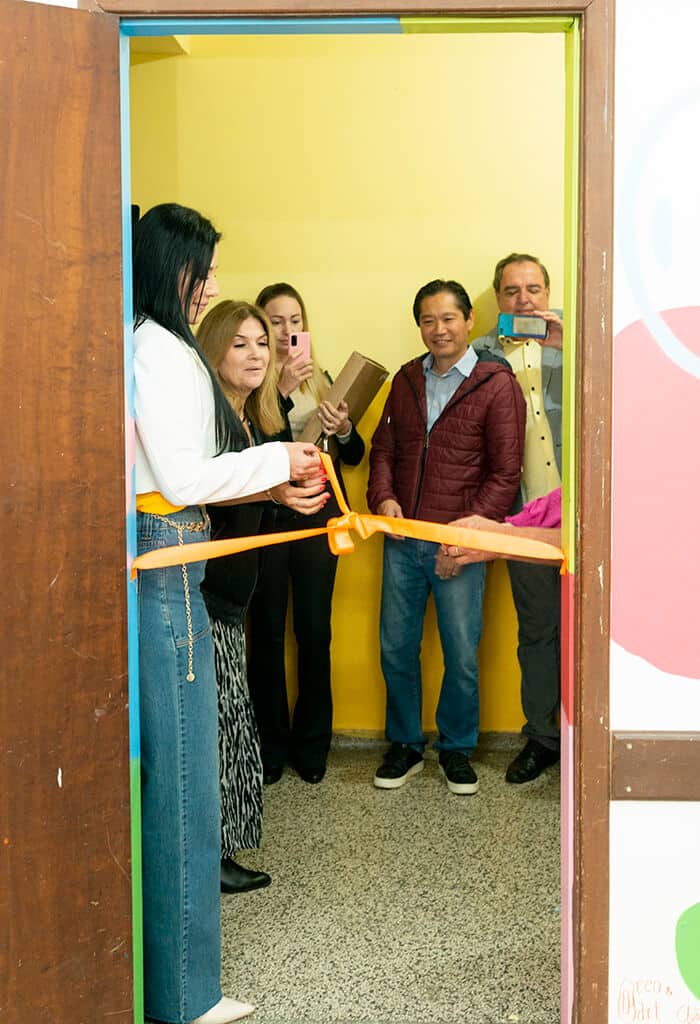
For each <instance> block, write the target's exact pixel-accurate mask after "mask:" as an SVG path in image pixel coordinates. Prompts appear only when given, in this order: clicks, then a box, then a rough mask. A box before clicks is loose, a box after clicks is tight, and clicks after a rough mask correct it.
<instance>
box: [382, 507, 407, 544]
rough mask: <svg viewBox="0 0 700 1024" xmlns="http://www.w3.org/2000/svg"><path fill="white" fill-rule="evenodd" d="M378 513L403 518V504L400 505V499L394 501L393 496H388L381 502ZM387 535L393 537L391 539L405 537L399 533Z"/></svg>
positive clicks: (393, 517) (391, 517)
mask: <svg viewBox="0 0 700 1024" xmlns="http://www.w3.org/2000/svg"><path fill="white" fill-rule="evenodd" d="M377 515H378V516H388V517H389V518H390V519H403V512H402V511H401V506H400V505H399V503H398V501H394V499H393V498H386V499H385V500H384V501H382V502H380V503H379V506H378V507H377ZM385 536H386V537H389V538H391V540H403V539H404V538H403V537H400V536H399V535H398V534H397V533H387V534H385Z"/></svg>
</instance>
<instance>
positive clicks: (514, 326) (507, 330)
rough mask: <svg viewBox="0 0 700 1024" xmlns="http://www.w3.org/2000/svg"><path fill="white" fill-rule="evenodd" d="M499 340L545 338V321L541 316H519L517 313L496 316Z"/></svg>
mask: <svg viewBox="0 0 700 1024" xmlns="http://www.w3.org/2000/svg"><path fill="white" fill-rule="evenodd" d="M498 337H499V338H546V337H547V321H546V320H543V319H542V317H541V316H519V315H518V314H517V313H499V314H498Z"/></svg>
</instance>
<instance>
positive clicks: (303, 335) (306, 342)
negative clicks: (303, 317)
mask: <svg viewBox="0 0 700 1024" xmlns="http://www.w3.org/2000/svg"><path fill="white" fill-rule="evenodd" d="M287 347H288V349H289V357H290V359H296V358H298V356H300V355H303V356H304V358H305V359H307V360H308V359H310V358H311V335H310V334H309V332H308V331H293V332H292V333H291V334H290V335H289V344H288V346H287Z"/></svg>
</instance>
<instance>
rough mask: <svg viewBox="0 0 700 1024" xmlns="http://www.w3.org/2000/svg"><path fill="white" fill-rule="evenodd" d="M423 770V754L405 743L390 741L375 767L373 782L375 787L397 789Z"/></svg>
mask: <svg viewBox="0 0 700 1024" xmlns="http://www.w3.org/2000/svg"><path fill="white" fill-rule="evenodd" d="M422 771H423V755H422V754H419V753H418V751H417V750H413V749H412V748H411V747H407V746H406V744H405V743H392V744H391V746H390V747H389V749H388V750H387V752H386V754H385V755H384V760H383V761H382V763H381V764H380V766H379V768H377V774H376V775H375V776H374V784H375V786H376V787H377V789H398V788H399V786H403V784H404V783H405V782H407V781H408V779H409V778H410V777H411V775H415V774H416V773H417V772H422Z"/></svg>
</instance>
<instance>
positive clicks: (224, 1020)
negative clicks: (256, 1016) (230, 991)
mask: <svg viewBox="0 0 700 1024" xmlns="http://www.w3.org/2000/svg"><path fill="white" fill-rule="evenodd" d="M254 1010H255V1007H254V1006H251V1004H250V1003H239V1002H237V1001H236V1000H235V999H229V998H228V996H222V997H221V999H220V1000H219V1002H218V1003H217V1004H216V1006H212V1008H211V1010H207V1012H206V1013H203V1014H202V1016H201V1017H196V1018H195V1019H194V1020H193V1021H192V1022H191V1024H231V1022H232V1021H234V1020H242V1019H243V1018H244V1017H247V1016H249V1014H251V1013H252V1012H253V1011H254Z"/></svg>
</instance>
